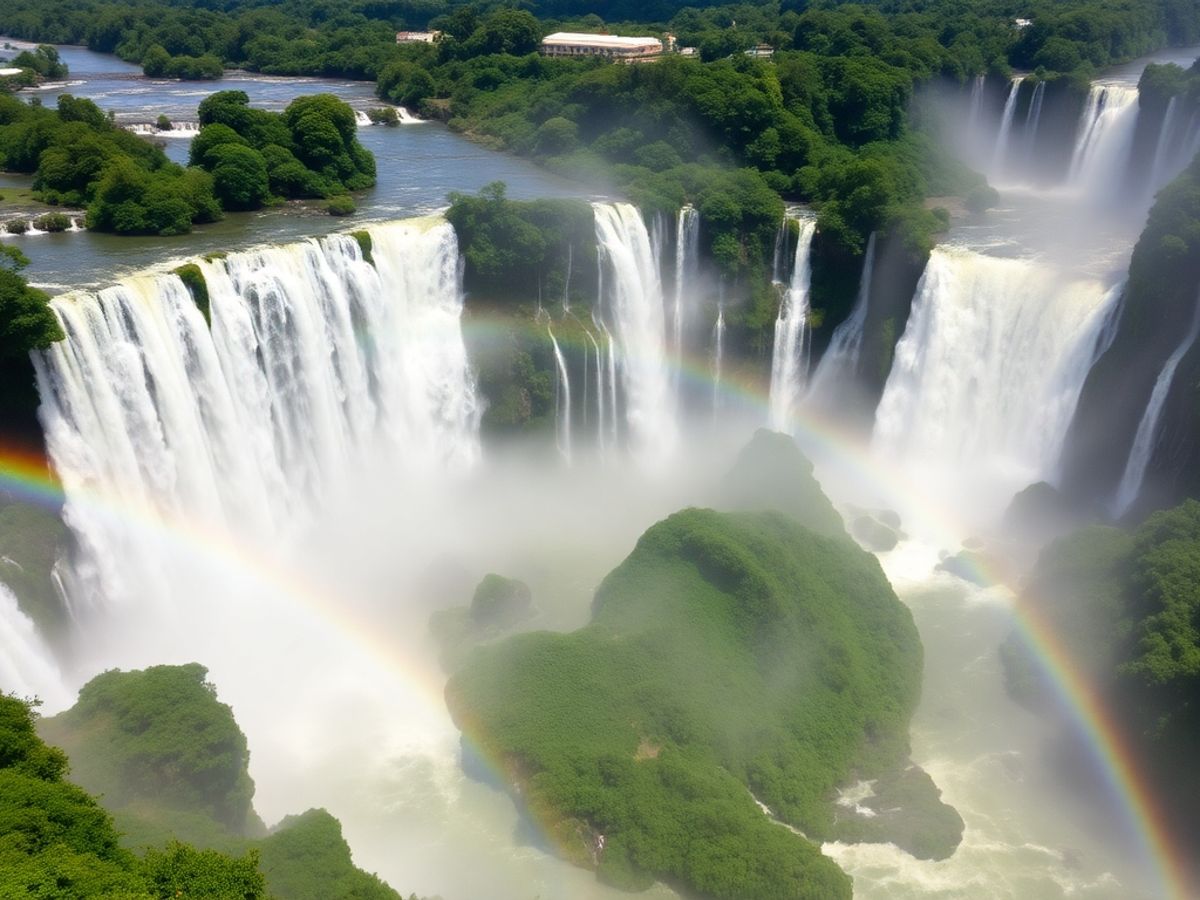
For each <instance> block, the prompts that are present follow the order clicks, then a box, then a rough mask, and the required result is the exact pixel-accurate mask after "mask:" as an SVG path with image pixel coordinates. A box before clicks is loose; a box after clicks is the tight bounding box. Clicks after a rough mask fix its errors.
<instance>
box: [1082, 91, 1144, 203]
mask: <svg viewBox="0 0 1200 900" xmlns="http://www.w3.org/2000/svg"><path fill="white" fill-rule="evenodd" d="M1137 99H1138V92H1137V88H1136V87H1131V86H1129V85H1122V84H1105V83H1096V84H1093V85H1092V87H1091V90H1089V91H1088V97H1087V103H1086V104H1085V106H1084V110H1083V115H1082V116H1081V117H1080V120H1079V129H1078V132H1077V135H1076V138H1075V150H1074V152H1073V154H1072V156H1071V170H1070V174H1069V176H1068V180H1069V183H1070V184H1071V186H1072V187H1074V188H1077V189H1079V190H1080V191H1082V192H1083V193H1085V194H1086V195H1087V196H1098V197H1111V196H1112V193H1113V187H1114V186H1115V185H1119V184H1121V183H1122V180H1123V176H1124V174H1125V170H1126V168H1127V166H1128V165H1129V154H1130V151H1131V149H1132V148H1133V136H1134V130H1135V129H1136V127H1137V114H1138V103H1137Z"/></svg>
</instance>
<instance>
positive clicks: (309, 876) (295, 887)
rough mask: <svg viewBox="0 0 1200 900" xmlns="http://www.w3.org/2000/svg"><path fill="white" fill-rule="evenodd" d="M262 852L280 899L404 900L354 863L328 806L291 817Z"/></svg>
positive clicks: (263, 845)
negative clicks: (324, 808)
mask: <svg viewBox="0 0 1200 900" xmlns="http://www.w3.org/2000/svg"><path fill="white" fill-rule="evenodd" d="M258 852H259V854H260V865H261V867H262V870H263V872H264V873H265V874H266V877H267V887H268V889H269V890H270V892H271V894H272V896H274V897H278V898H280V900H403V898H401V897H400V895H399V894H398V893H397V892H396V891H394V890H392V889H391V888H390V887H388V886H387V884H385V883H384V882H383V881H381V880H380V879H379V877H378V876H377V875H370V874H368V873H366V872H364V871H362V870H361V869H359V868H356V867H355V865H354V863H352V862H351V861H350V847H349V845H347V843H346V840H345V838H343V837H342V826H341V823H340V822H338V820H337V819H335V818H334V817H333V816H331V815H330V814H329V813H327V812H326V811H325V810H323V809H310V810H309V811H308V812H306V813H304V814H303V815H299V816H288V817H287V818H286V819H284V820H283V821H282V822H281V823H280V824H279V827H278V828H277V829H276V830H275V832H274V833H273V834H272V835H271V836H270V837H268V838H266V839H264V840H263V841H260V842H259V844H258Z"/></svg>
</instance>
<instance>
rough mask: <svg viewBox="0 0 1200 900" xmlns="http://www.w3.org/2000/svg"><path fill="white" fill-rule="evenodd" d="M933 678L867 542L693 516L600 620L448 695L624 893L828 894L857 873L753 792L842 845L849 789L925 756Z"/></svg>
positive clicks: (749, 520) (620, 588) (476, 673)
mask: <svg viewBox="0 0 1200 900" xmlns="http://www.w3.org/2000/svg"><path fill="white" fill-rule="evenodd" d="M920 669H921V649H920V643H919V641H918V639H917V635H916V631H915V628H914V626H913V624H912V619H911V616H910V615H909V613H908V611H907V609H905V608H904V607H903V605H901V604H900V603H899V602H898V601H897V600H896V599H895V596H894V595H893V594H892V592H891V589H890V587H889V586H888V584H887V580H886V579H885V578H884V577H883V574H882V572H881V571H880V570H879V566H878V563H876V561H875V559H874V558H873V557H871V556H870V555H869V554H866V553H865V552H863V551H861V550H859V549H858V548H857V547H856V546H854V545H853V543H852V542H850V541H849V540H848V539H846V538H844V537H843V538H828V537H823V536H819V535H817V534H814V533H813V532H810V531H808V530H807V529H805V528H803V527H801V526H800V525H798V524H795V523H794V522H792V521H790V520H788V519H786V518H785V517H783V516H782V515H779V514H776V513H756V514H749V513H744V514H721V513H716V512H712V511H706V510H687V511H685V512H681V513H677V514H676V515H674V516H671V517H670V518H668V519H667V520H665V521H664V522H661V523H659V524H658V525H656V526H654V527H653V528H651V529H650V530H649V531H647V532H646V534H645V535H643V536H642V538H641V539H640V540H639V541H638V544H637V547H636V548H635V550H634V551H633V553H632V554H631V555H630V556H629V558H628V559H626V560H625V562H624V563H622V564H621V565H620V566H619V567H618V568H617V569H616V570H614V571H613V572H612V573H611V574H610V575H609V576H608V577H607V578H606V579H605V580H604V582H603V584H602V585H601V586H600V589H599V590H598V591H597V594H596V599H595V602H594V604H593V619H592V622H591V624H590V625H588V626H587V627H586V628H584V629H582V630H580V631H577V632H573V633H571V634H566V635H562V634H549V633H533V634H526V635H520V636H517V637H515V638H511V639H509V640H508V641H505V642H503V643H501V644H498V645H495V646H489V647H485V648H481V649H480V650H479V651H477V652H476V653H475V654H474V655H473V657H472V659H471V660H470V661H469V662H468V663H467V665H466V666H465V667H464V668H463V669H462V670H460V671H459V672H458V673H457V674H455V675H454V676H452V678H451V680H450V683H449V685H448V686H447V701H448V703H449V705H450V708H451V712H452V714H453V715H454V718H455V721H456V722H457V723H458V724H459V726H460V727H461V728H462V729H463V731H464V732H465V733H466V735H467V736H468V737H469V738H471V739H472V740H473V741H475V742H477V743H478V744H479V745H480V746H481V748H482V750H483V752H484V753H486V754H487V755H488V756H489V757H490V758H493V759H500V760H503V761H504V763H505V766H506V769H507V773H508V775H509V776H510V777H511V778H512V779H513V780H515V781H516V782H517V784H518V785H519V788H520V792H521V797H522V801H523V802H524V803H525V804H526V805H527V806H528V807H529V811H530V813H531V815H533V816H534V817H535V818H536V819H537V820H538V821H539V822H542V823H543V824H546V823H549V827H550V829H551V832H552V833H553V835H554V837H555V839H556V840H555V844H556V846H561V847H563V848H564V852H565V853H566V854H567V855H568V857H569V858H570V859H572V860H573V861H575V862H577V863H579V864H581V865H588V866H595V867H596V868H597V870H598V874H599V875H600V877H601V878H602V879H605V880H607V881H609V882H611V883H614V884H617V885H619V886H623V887H627V888H638V887H644V886H645V885H646V884H647V883H648V882H650V881H652V880H654V879H663V880H666V881H669V882H671V883H674V884H680V885H683V886H685V887H686V888H687V889H688V891H689V892H691V893H694V894H697V895H699V896H704V897H728V898H741V900H753V898H779V897H814V898H816V897H822V898H825V897H839V896H849V893H850V883H849V880H848V879H847V878H846V877H845V876H844V875H842V873H840V872H839V871H838V870H837V868H836V867H835V866H833V865H832V863H830V862H829V861H828V860H827V859H826V858H824V857H822V856H821V855H820V853H819V851H818V850H817V848H816V847H815V846H814V845H813V844H811V843H809V842H808V841H807V840H805V839H804V838H802V837H800V836H799V835H798V834H796V833H793V832H791V831H789V830H787V829H784V828H781V827H779V826H778V825H776V824H774V823H772V822H771V821H770V820H769V819H768V818H767V817H765V816H764V815H763V814H762V813H761V812H760V810H759V809H758V808H757V807H756V806H755V804H754V801H753V798H752V797H751V795H750V793H749V791H753V793H754V795H755V796H757V797H758V798H759V799H761V800H762V801H763V802H765V803H766V804H768V805H769V806H770V807H771V809H772V810H773V811H774V814H775V815H777V816H778V817H779V818H781V819H782V820H784V821H786V822H789V823H791V824H793V825H795V826H797V827H799V828H801V829H802V830H803V831H804V833H805V834H806V835H808V836H809V837H810V838H812V839H815V840H820V839H822V838H826V837H829V836H830V835H832V834H833V833H834V832H835V827H834V820H833V812H832V799H833V797H832V795H833V792H834V789H835V787H836V786H837V785H838V784H840V783H842V782H844V781H845V780H846V779H847V778H848V777H849V776H850V775H851V774H852V773H855V772H857V773H872V772H878V771H880V770H885V769H890V768H892V767H894V766H895V765H896V764H897V763H898V761H900V760H902V759H903V758H904V757H905V756H906V755H907V737H906V729H907V723H908V718H909V716H910V715H911V713H912V710H913V708H914V707H915V704H916V701H917V697H918V694H919V689H920V688H919V685H920ZM747 789H749V791H748V790H747ZM598 835H603V836H604V842H603V849H602V850H598V849H597V847H598V838H597V836H598ZM943 849H944V848H943Z"/></svg>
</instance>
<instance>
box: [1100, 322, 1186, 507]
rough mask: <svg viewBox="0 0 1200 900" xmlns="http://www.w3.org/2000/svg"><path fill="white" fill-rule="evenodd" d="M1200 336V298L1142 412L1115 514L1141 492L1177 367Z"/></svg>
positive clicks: (1121, 483)
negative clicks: (1186, 328)
mask: <svg viewBox="0 0 1200 900" xmlns="http://www.w3.org/2000/svg"><path fill="white" fill-rule="evenodd" d="M1197 336H1200V301H1197V305H1196V312H1195V314H1194V315H1193V316H1192V326H1191V328H1190V329H1189V330H1188V333H1187V334H1186V335H1184V337H1183V340H1182V341H1180V342H1179V346H1178V347H1176V348H1175V352H1174V353H1172V354H1171V355H1170V357H1168V358H1167V361H1166V363H1165V364H1164V365H1163V367H1162V371H1161V372H1159V373H1158V379H1157V380H1156V381H1155V382H1154V390H1152V391H1151V392H1150V400H1149V402H1148V403H1147V404H1146V411H1145V412H1144V413H1142V419H1141V421H1140V422H1139V423H1138V428H1137V433H1136V434H1135V435H1134V438H1133V447H1132V448H1131V449H1130V451H1129V459H1128V460H1127V461H1126V463H1125V471H1124V472H1122V474H1121V482H1120V484H1118V485H1117V492H1116V495H1115V496H1114V498H1113V503H1112V511H1113V515H1116V516H1119V515H1122V514H1123V513H1125V512H1126V511H1127V510H1128V509H1129V507H1131V506H1132V505H1133V503H1134V501H1135V500H1137V498H1138V494H1140V493H1141V490H1142V482H1143V481H1145V479H1146V467H1147V466H1149V465H1150V457H1151V456H1152V455H1153V454H1154V447H1155V444H1156V443H1157V442H1158V423H1159V419H1160V418H1162V411H1163V406H1164V405H1165V404H1166V402H1167V395H1168V394H1169V393H1170V392H1171V383H1172V382H1173V381H1174V380H1175V370H1176V369H1177V368H1178V367H1179V363H1180V362H1181V361H1182V360H1183V358H1184V357H1185V356H1186V355H1187V352H1188V351H1189V350H1191V349H1192V345H1193V344H1195V343H1196V338H1197Z"/></svg>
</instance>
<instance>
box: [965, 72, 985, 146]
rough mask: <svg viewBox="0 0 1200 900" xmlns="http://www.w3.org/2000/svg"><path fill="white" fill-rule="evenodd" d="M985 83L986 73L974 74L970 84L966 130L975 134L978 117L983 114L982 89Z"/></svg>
mask: <svg viewBox="0 0 1200 900" xmlns="http://www.w3.org/2000/svg"><path fill="white" fill-rule="evenodd" d="M986 84H987V76H986V75H976V76H975V81H974V83H973V84H972V85H971V105H970V108H969V109H968V111H967V130H968V133H969V134H975V133H976V129H977V128H978V126H979V118H980V116H982V115H983V89H984V86H985V85H986Z"/></svg>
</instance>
